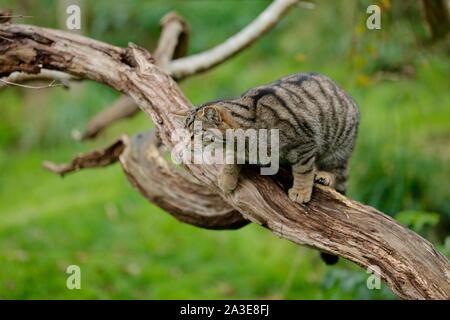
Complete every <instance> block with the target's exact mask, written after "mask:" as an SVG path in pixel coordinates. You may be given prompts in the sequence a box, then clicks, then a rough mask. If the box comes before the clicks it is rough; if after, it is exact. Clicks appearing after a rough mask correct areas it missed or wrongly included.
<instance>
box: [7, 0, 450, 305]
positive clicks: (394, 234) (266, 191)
mask: <svg viewBox="0 0 450 320" xmlns="http://www.w3.org/2000/svg"><path fill="white" fill-rule="evenodd" d="M288 1H289V0H277V1H275V3H287V2H288ZM0 36H2V37H4V38H8V39H9V40H8V41H6V40H1V41H0V53H1V56H0V76H8V75H9V74H10V73H11V72H15V71H25V72H31V73H33V72H34V73H37V72H40V70H41V68H46V69H52V70H59V71H63V72H67V73H70V74H72V75H75V76H78V77H83V78H88V79H91V80H94V81H98V82H101V83H105V84H107V85H109V86H111V87H113V88H115V89H116V90H118V91H120V92H122V93H125V94H128V95H129V96H130V97H132V98H133V99H134V101H135V102H136V103H137V104H138V105H139V107H140V109H141V110H143V111H144V112H145V113H146V114H147V115H148V116H149V117H150V118H151V119H152V120H153V122H154V124H155V126H156V127H157V128H158V134H159V137H160V138H161V141H162V143H163V144H164V145H165V146H166V147H167V148H169V149H170V148H172V147H173V146H174V145H175V144H176V143H177V142H178V141H177V140H176V138H172V137H171V133H172V132H173V131H174V130H175V129H176V128H177V124H176V121H174V119H173V118H172V116H170V112H175V111H181V110H187V109H188V108H191V107H192V105H191V103H190V102H189V101H188V100H187V99H186V97H185V96H184V95H183V93H182V92H181V91H180V89H179V87H178V86H177V84H176V83H175V81H174V80H173V79H172V77H171V76H169V75H168V74H167V73H165V72H164V71H162V70H161V69H160V68H158V67H157V66H156V65H155V64H154V59H153V58H152V57H151V55H150V54H149V53H148V52H147V51H146V50H145V49H142V48H140V47H138V46H136V45H134V44H130V45H129V48H118V47H115V46H111V45H108V44H105V43H102V42H99V41H95V40H92V39H88V38H84V37H81V36H77V35H73V34H68V33H65V32H62V31H57V30H51V29H45V28H38V27H33V26H26V25H16V24H4V25H0ZM185 167H186V169H187V170H188V171H189V172H190V173H191V174H192V175H193V176H194V177H195V178H196V179H198V180H199V181H200V182H201V183H202V184H203V185H206V186H208V188H210V190H212V192H214V193H215V194H217V195H219V196H220V197H221V198H223V199H224V200H225V201H226V203H227V204H228V205H229V206H230V207H232V208H234V209H235V210H237V211H238V212H240V214H242V216H243V217H244V218H245V219H248V220H250V221H253V222H255V223H258V224H260V225H261V226H263V227H265V228H267V229H269V230H271V231H272V232H273V233H275V234H276V235H278V236H280V237H283V238H285V239H288V240H291V241H293V242H295V243H297V244H300V245H306V246H309V247H312V248H315V249H319V250H322V251H325V252H328V253H332V254H336V255H339V256H341V257H343V258H346V259H348V260H350V261H353V262H354V263H356V264H358V265H360V266H361V267H363V268H368V267H369V266H373V265H376V266H378V267H379V268H380V270H381V278H382V280H383V281H384V282H385V283H386V284H387V285H388V286H389V287H390V288H391V289H392V290H393V292H394V293H395V294H397V295H398V296H399V297H400V298H404V299H450V262H449V261H448V260H447V259H446V258H445V257H444V256H443V255H442V254H440V253H439V252H437V251H436V250H435V249H434V247H433V246H432V245H431V244H430V243H429V242H428V241H427V240H425V239H423V238H422V237H420V236H419V235H417V234H416V233H414V232H413V231H411V230H409V229H407V228H405V227H404V226H402V225H400V224H399V223H397V222H396V221H395V220H394V219H392V218H390V217H389V216H387V215H385V214H383V213H381V212H379V211H377V210H376V209H374V208H371V207H368V206H365V205H363V204H361V203H358V202H356V201H353V200H351V199H348V198H346V197H344V196H342V195H340V194H338V193H337V192H335V191H333V190H332V189H330V188H327V187H323V186H315V188H314V192H313V196H312V199H311V202H309V203H308V204H307V205H300V204H295V203H293V202H292V201H290V200H289V198H288V197H287V194H286V191H287V185H288V184H289V181H288V180H289V178H282V177H279V176H278V177H267V176H260V175H259V174H257V173H255V171H254V170H253V169H252V168H245V170H244V171H243V173H242V179H241V180H240V185H239V187H238V188H237V190H236V191H235V192H234V193H233V194H230V195H224V194H222V193H221V191H220V190H219V188H218V186H217V181H216V177H217V175H218V169H219V166H217V165H195V164H189V165H186V166H185ZM125 170H127V169H125ZM129 170H130V171H133V172H134V169H129ZM133 172H132V173H133Z"/></svg>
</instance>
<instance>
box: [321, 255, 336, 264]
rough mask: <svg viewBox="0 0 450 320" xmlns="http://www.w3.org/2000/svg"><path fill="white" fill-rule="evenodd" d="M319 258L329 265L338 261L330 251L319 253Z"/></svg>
mask: <svg viewBox="0 0 450 320" xmlns="http://www.w3.org/2000/svg"><path fill="white" fill-rule="evenodd" d="M320 258H321V259H322V260H323V262H325V264H327V265H329V266H332V265H334V264H336V263H337V262H338V261H339V257H338V256H336V255H334V254H331V253H325V252H321V253H320Z"/></svg>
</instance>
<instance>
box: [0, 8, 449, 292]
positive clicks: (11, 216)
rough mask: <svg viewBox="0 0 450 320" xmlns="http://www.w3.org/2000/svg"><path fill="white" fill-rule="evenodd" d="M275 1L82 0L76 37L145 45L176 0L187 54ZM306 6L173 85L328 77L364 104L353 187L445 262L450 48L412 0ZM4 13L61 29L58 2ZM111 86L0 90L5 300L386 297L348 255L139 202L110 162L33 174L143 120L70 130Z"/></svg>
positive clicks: (198, 89) (210, 94) (212, 92)
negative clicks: (376, 20) (77, 136)
mask: <svg viewBox="0 0 450 320" xmlns="http://www.w3.org/2000/svg"><path fill="white" fill-rule="evenodd" d="M66 2H67V1H66ZM66 2H64V1H61V2H60V6H59V8H60V7H61V3H63V4H64V3H66ZM69 2H70V1H69ZM269 3H270V1H263V0H261V1H259V0H244V1H237V0H234V1H233V0H230V1H226V0H218V1H207V0H198V1H194V0H184V1H149V0H134V1H107V0H98V1H84V2H83V3H82V15H83V20H84V22H83V29H82V33H83V34H84V35H86V36H89V37H93V38H95V39H99V40H102V41H105V42H109V43H112V44H115V45H119V46H126V45H127V43H128V42H129V41H132V42H134V43H137V44H139V45H141V46H143V47H146V48H148V49H149V50H151V49H153V48H154V46H155V44H156V41H157V38H158V34H159V27H158V22H159V19H160V18H161V17H162V16H163V15H164V14H165V13H167V12H169V11H171V10H177V11H178V12H179V13H180V14H181V15H183V16H184V17H185V18H186V19H187V20H188V21H189V23H190V25H191V29H192V35H191V42H190V48H189V54H194V53H197V52H200V51H202V50H205V49H208V48H210V47H212V46H214V45H216V44H218V43H220V42H221V41H223V40H224V39H226V38H227V37H228V36H230V35H232V34H234V33H235V32H237V31H238V30H240V29H241V28H242V27H244V26H245V25H247V24H248V23H249V22H250V21H252V19H253V18H254V17H256V16H257V15H258V14H259V13H260V12H261V11H262V10H263V9H264V8H265V7H266V6H267V5H268V4H269ZM315 3H316V6H315V9H312V10H309V9H305V8H300V7H298V8H294V9H292V11H291V12H289V14H288V15H287V17H286V18H284V19H283V20H282V21H281V22H280V23H279V24H278V25H277V26H276V27H275V28H274V30H272V31H271V32H270V33H269V34H268V35H267V36H265V37H263V38H262V39H260V40H258V41H257V42H256V43H255V44H254V45H253V46H252V47H251V48H250V49H248V50H246V51H244V52H243V53H241V54H239V55H238V56H236V57H235V58H233V59H231V60H229V61H228V62H226V63H224V64H222V65H220V66H219V67H217V68H215V69H213V70H212V71H209V72H207V73H204V74H201V75H198V76H195V77H192V78H189V79H187V80H185V81H183V82H182V83H181V84H180V85H181V88H182V89H183V91H184V92H185V93H186V95H187V96H188V97H189V98H190V99H191V101H192V102H193V103H194V104H200V103H203V102H205V101H208V100H214V99H219V98H226V97H230V96H234V95H237V94H240V93H241V92H243V91H245V90H246V89H248V88H250V87H254V86H257V85H260V84H263V83H265V82H270V81H273V80H275V79H277V78H279V77H281V76H283V75H286V74H290V73H294V72H299V71H316V72H320V73H323V74H326V75H329V76H330V77H332V78H334V79H335V80H336V81H337V82H338V83H339V84H341V85H342V86H343V87H344V88H345V89H346V90H347V91H349V92H350V93H351V94H352V95H353V96H354V97H355V99H356V101H357V102H358V103H359V105H360V108H361V114H362V122H361V127H360V134H359V138H358V145H357V148H356V150H355V153H354V157H353V160H352V166H351V179H350V190H349V196H350V197H351V198H354V199H356V200H359V201H362V202H364V203H366V204H369V205H371V206H374V207H376V208H378V209H379V210H381V211H384V212H386V213H388V214H390V215H392V216H394V217H396V218H397V219H398V220H400V221H401V222H402V223H403V224H405V225H407V226H408V227H410V228H412V229H413V230H415V231H416V232H419V233H420V234H422V235H423V236H424V237H426V238H427V239H429V240H430V241H432V242H433V244H434V245H436V246H437V247H438V249H439V250H440V251H441V252H443V253H444V254H446V255H447V256H450V236H449V235H450V202H449V200H450V184H449V178H450V165H449V163H450V94H449V76H450V64H449V50H448V45H446V44H445V43H444V44H442V43H437V44H430V43H429V41H428V37H429V35H428V33H427V25H426V23H425V21H424V19H423V14H422V13H421V7H420V2H419V1H388V0H383V1H376V0H372V1H353V0H344V1H316V2H315ZM373 3H376V4H378V5H380V7H381V8H382V28H381V30H368V29H367V28H366V27H365V19H366V18H367V14H366V8H367V6H368V5H370V4H373ZM0 7H4V8H13V9H14V13H16V14H27V15H32V16H33V18H28V19H16V21H17V22H20V23H28V24H35V25H40V26H46V27H54V28H62V27H61V26H63V24H62V23H61V18H60V17H61V10H60V9H58V1H50V0H45V1H39V2H38V1H29V0H13V1H10V0H2V2H1V5H0ZM118 96H119V95H118V93H117V92H115V91H114V90H111V89H110V88H108V87H105V86H103V85H100V84H97V83H92V82H89V81H85V82H83V83H77V84H74V85H73V86H71V88H70V89H69V90H66V89H63V88H50V89H45V90H30V89H23V88H17V87H8V88H7V89H3V90H1V91H0V298H2V299H83V298H87V299H197V298H198V299H233V298H242V299H260V298H268V299H394V295H393V294H392V293H391V292H390V290H389V289H388V288H387V287H386V286H385V285H384V284H383V285H382V289H381V290H368V289H367V287H366V280H367V277H368V276H369V275H368V274H367V273H366V272H365V270H362V269H360V268H358V267H356V266H355V265H353V264H351V263H349V262H347V261H343V260H342V259H341V260H340V262H339V263H338V264H337V265H336V266H333V267H327V266H325V265H324V264H323V263H322V262H321V260H320V259H319V256H318V253H317V252H316V251H313V250H310V249H307V248H303V247H298V246H297V245H295V244H293V243H290V242H288V241H286V240H283V239H279V238H277V237H276V236H274V235H273V234H272V233H270V232H269V231H267V230H265V229H263V228H260V227H258V226H256V225H249V226H247V227H244V228H243V229H241V230H236V231H208V230H203V229H199V228H196V227H193V226H190V225H185V224H182V223H180V222H178V221H176V220H175V219H174V218H172V217H171V216H170V215H169V214H167V213H164V212H162V210H161V209H159V208H157V207H156V206H154V205H152V204H150V203H148V202H147V201H146V200H145V199H143V198H142V197H141V196H140V195H139V194H138V192H137V191H135V190H134V189H133V188H132V187H131V186H130V184H129V183H128V181H127V179H126V178H125V176H124V174H123V173H122V171H121V168H120V166H119V165H113V166H110V167H107V168H104V169H92V170H83V171H81V172H78V173H75V174H71V175H68V176H67V177H65V178H64V179H61V178H59V177H57V176H55V175H53V174H51V173H49V172H46V171H44V170H43V169H42V168H41V162H42V161H43V160H50V161H55V162H66V161H68V160H69V159H71V157H72V156H73V155H74V154H76V153H78V152H86V151H88V150H91V149H93V148H95V147H100V146H104V145H106V144H107V143H109V142H110V141H112V140H113V139H114V138H116V137H117V136H119V135H120V134H122V133H127V134H133V133H136V132H139V131H141V130H145V129H147V128H149V127H150V126H151V123H150V122H149V120H148V119H147V118H146V116H145V115H144V114H139V115H138V116H136V117H134V118H132V119H127V120H124V121H121V122H118V123H116V124H114V125H113V126H111V127H110V128H108V130H107V131H106V132H105V133H103V134H101V135H100V136H99V137H98V138H97V139H96V140H95V141H90V142H77V141H74V140H73V139H72V138H71V131H72V130H73V129H79V130H82V129H83V128H84V126H85V124H86V123H87V121H88V120H89V119H90V117H92V116H93V115H94V114H95V113H96V112H98V111H99V110H101V109H102V108H105V107H107V106H108V105H109V104H111V103H112V102H113V101H114V100H115V99H116V98H117V97H118ZM72 264H76V265H79V266H80V267H81V277H82V278H81V286H82V289H81V290H68V289H67V288H66V278H67V274H66V273H65V270H66V268H67V266H68V265H72Z"/></svg>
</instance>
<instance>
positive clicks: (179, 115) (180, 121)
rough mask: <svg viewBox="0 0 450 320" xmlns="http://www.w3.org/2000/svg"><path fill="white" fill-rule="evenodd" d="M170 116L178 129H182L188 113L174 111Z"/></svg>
mask: <svg viewBox="0 0 450 320" xmlns="http://www.w3.org/2000/svg"><path fill="white" fill-rule="evenodd" d="M170 115H171V116H172V118H173V119H174V120H175V123H176V124H177V126H178V127H181V128H183V127H184V125H185V123H186V118H187V116H188V111H176V112H171V113H170Z"/></svg>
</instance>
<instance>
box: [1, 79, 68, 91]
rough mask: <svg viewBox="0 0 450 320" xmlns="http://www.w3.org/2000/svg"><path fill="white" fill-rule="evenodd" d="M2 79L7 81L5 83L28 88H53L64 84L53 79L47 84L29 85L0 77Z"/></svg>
mask: <svg viewBox="0 0 450 320" xmlns="http://www.w3.org/2000/svg"><path fill="white" fill-rule="evenodd" d="M0 81H1V82H3V83H5V84H7V85H11V86H16V87H21V88H27V89H47V88H52V87H62V86H64V84H62V83H55V80H53V81H52V82H50V83H49V84H47V85H45V86H29V85H26V84H20V83H15V82H10V81H7V80H4V79H0Z"/></svg>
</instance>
